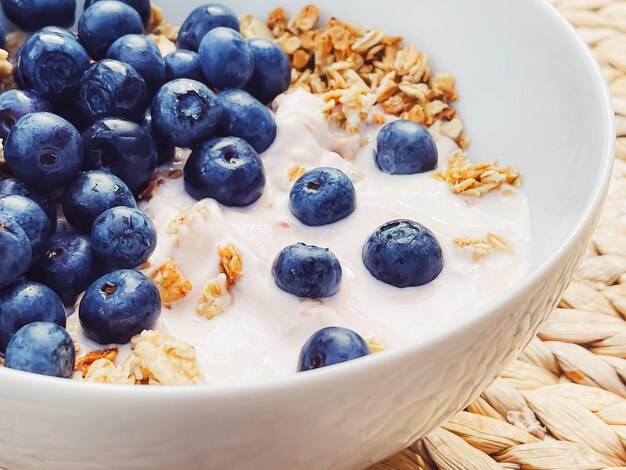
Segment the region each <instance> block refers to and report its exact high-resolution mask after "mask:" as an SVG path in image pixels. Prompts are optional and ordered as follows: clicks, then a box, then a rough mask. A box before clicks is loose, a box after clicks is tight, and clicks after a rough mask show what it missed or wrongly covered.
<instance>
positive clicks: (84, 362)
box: [74, 348, 118, 377]
mask: <svg viewBox="0 0 626 470" xmlns="http://www.w3.org/2000/svg"><path fill="white" fill-rule="evenodd" d="M117 353H118V350H117V348H111V349H102V350H99V351H91V352H89V353H87V354H86V355H85V356H82V357H77V358H76V364H75V365H74V370H75V371H77V372H80V373H82V376H83V377H85V376H86V375H87V372H88V371H89V369H90V367H91V366H92V364H94V363H95V362H96V361H99V360H101V359H107V360H108V361H110V362H114V361H115V359H116V358H117Z"/></svg>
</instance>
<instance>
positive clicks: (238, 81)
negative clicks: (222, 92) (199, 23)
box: [199, 27, 254, 89]
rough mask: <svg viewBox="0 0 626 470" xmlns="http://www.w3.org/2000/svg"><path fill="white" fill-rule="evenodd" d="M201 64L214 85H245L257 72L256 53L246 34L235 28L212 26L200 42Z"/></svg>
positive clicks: (238, 86) (224, 86)
mask: <svg viewBox="0 0 626 470" xmlns="http://www.w3.org/2000/svg"><path fill="white" fill-rule="evenodd" d="M199 53H200V64H201V65H202V70H203V71H204V75H205V77H206V78H207V80H208V81H209V83H210V84H211V85H213V86H214V87H217V88H220V89H223V88H243V87H244V86H245V85H246V84H247V83H248V82H249V81H250V79H251V78H252V74H253V73H254V55H253V54H252V51H251V50H250V46H249V45H248V43H247V42H246V40H245V39H244V38H243V36H242V35H241V34H240V33H238V32H237V31H235V30H234V29H230V28H224V27H219V28H215V29H212V30H211V31H209V32H208V33H207V35H206V36H204V39H202V42H201V43H200V49H199Z"/></svg>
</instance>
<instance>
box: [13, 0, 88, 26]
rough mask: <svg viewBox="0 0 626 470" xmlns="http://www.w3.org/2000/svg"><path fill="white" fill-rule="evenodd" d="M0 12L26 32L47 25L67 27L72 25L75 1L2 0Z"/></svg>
mask: <svg viewBox="0 0 626 470" xmlns="http://www.w3.org/2000/svg"><path fill="white" fill-rule="evenodd" d="M2 11H4V14H5V15H6V17H7V18H8V19H9V20H11V21H12V22H13V23H15V24H16V25H17V26H18V27H19V28H20V29H24V30H26V31H36V30H38V29H40V28H43V27H44V26H48V25H56V26H65V27H69V26H72V25H73V24H74V14H75V12H76V0H2Z"/></svg>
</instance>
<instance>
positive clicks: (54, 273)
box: [29, 232, 102, 306]
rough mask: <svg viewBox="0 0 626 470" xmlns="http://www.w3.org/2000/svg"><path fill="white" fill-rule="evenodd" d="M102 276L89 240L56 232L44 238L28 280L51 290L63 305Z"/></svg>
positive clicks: (80, 236)
mask: <svg viewBox="0 0 626 470" xmlns="http://www.w3.org/2000/svg"><path fill="white" fill-rule="evenodd" d="M101 275H102V267H101V264H100V262H99V261H98V259H97V258H96V255H95V254H94V252H93V250H92V249H91V240H90V239H89V237H86V236H85V235H81V234H78V233H74V232H57V233H55V234H54V235H52V237H50V240H48V243H47V246H46V250H45V253H44V255H43V256H42V257H41V258H40V259H39V261H38V262H37V263H35V265H34V266H33V268H32V269H31V271H30V273H29V276H30V277H32V279H34V280H36V281H38V282H41V283H42V284H45V285H47V286H48V287H50V288H51V289H52V290H54V291H55V292H56V293H57V294H58V295H59V297H61V300H62V301H63V304H64V305H65V306H71V305H73V304H74V302H75V301H76V297H78V294H80V293H81V292H83V291H84V290H85V289H87V287H89V285H90V284H91V283H92V282H93V281H94V280H96V279H97V278H98V277H99V276H101Z"/></svg>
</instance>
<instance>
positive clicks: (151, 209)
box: [72, 91, 531, 383]
mask: <svg viewBox="0 0 626 470" xmlns="http://www.w3.org/2000/svg"><path fill="white" fill-rule="evenodd" d="M277 105H278V107H277V111H276V123H277V127H278V134H277V137H276V140H275V142H274V144H273V145H272V146H271V147H270V148H269V149H268V150H267V151H266V152H264V153H263V154H262V160H263V163H264V165H265V170H266V174H267V185H266V189H265V194H264V195H263V197H262V198H261V199H260V200H259V201H257V202H256V203H255V204H253V205H252V206H249V207H246V208H242V209H238V208H227V207H223V206H220V205H219V204H217V203H216V202H215V201H213V200H204V201H199V202H198V201H195V200H194V199H193V198H191V197H190V196H189V195H188V194H187V193H186V192H185V190H184V181H183V178H182V177H181V178H178V179H166V180H165V183H164V184H163V185H162V186H160V187H159V188H158V189H157V190H156V192H155V193H154V196H153V197H152V199H151V200H150V201H149V202H147V203H146V204H145V205H144V207H143V209H144V210H145V211H146V212H147V213H148V214H149V215H150V216H151V217H152V219H153V221H154V223H155V226H156V229H157V231H158V246H157V249H156V251H155V253H154V254H153V256H152V258H151V260H150V263H151V265H152V266H153V267H154V266H158V265H160V264H161V263H162V262H163V261H164V260H165V259H166V258H170V257H171V258H173V260H174V261H175V263H176V265H177V266H178V268H179V269H180V271H181V272H182V274H183V275H184V276H185V277H186V278H187V279H189V281H190V282H191V284H192V286H193V288H192V291H191V292H190V293H189V294H188V295H187V297H185V298H184V299H182V300H178V301H175V302H171V303H169V304H167V305H165V306H164V308H163V311H162V314H161V318H160V320H159V325H158V329H160V330H162V331H164V332H166V333H169V334H171V335H173V336H175V337H176V338H178V339H181V340H184V341H187V342H189V343H191V344H192V345H193V346H195V348H196V351H197V354H198V361H199V364H200V367H201V369H202V372H203V375H204V379H205V381H206V383H232V382H240V381H249V380H255V379H257V378H262V377H270V376H276V375H284V374H290V373H294V372H295V371H296V364H297V359H298V355H299V352H300V349H301V347H302V345H303V344H304V343H305V341H306V340H307V339H308V338H309V337H310V336H311V335H312V334H313V333H314V332H316V331H318V330H319V329H321V328H324V327H327V326H344V327H347V328H351V329H353V330H355V331H356V332H357V333H359V334H360V335H361V336H363V337H364V338H365V339H367V340H375V341H376V342H377V343H380V344H382V345H384V347H385V348H393V347H394V346H396V345H399V344H402V343H406V342H408V341H412V340H415V339H419V338H422V337H426V336H428V335H429V334H431V333H432V332H433V331H435V330H437V329H438V328H441V327H443V326H445V325H447V324H450V323H452V322H455V321H456V320H457V319H460V318H462V317H465V316H467V315H471V314H472V312H473V311H474V310H475V309H477V308H478V307H480V306H481V305H484V304H487V303H489V302H491V301H493V300H494V298H495V297H497V296H498V294H500V293H503V292H505V291H506V290H507V289H509V288H510V287H512V286H513V285H515V284H516V283H517V282H519V281H520V280H521V279H522V278H523V277H524V276H525V274H526V273H527V272H528V271H529V269H530V266H531V265H530V254H531V251H530V250H531V240H530V213H529V207H528V203H527V200H526V197H525V195H524V193H523V192H522V191H521V190H517V189H516V190H514V192H515V194H514V195H513V196H505V195H504V194H503V193H502V192H500V191H494V192H491V193H489V194H487V195H485V196H483V197H482V198H472V197H463V196H458V195H455V194H453V193H452V192H451V191H450V188H449V187H448V186H447V184H445V183H443V182H440V181H437V180H435V179H434V178H433V177H432V173H426V174H421V175H410V176H392V175H387V174H385V173H383V172H381V171H380V170H379V169H377V168H376V165H375V162H374V157H373V155H374V149H375V143H376V136H377V134H378V131H379V130H380V128H381V127H382V126H380V125H376V124H368V125H366V126H364V128H363V129H362V132H361V133H360V134H348V133H346V132H344V131H340V130H337V129H334V128H332V126H331V125H330V124H329V122H328V120H327V119H326V117H325V116H324V115H323V114H322V113H321V112H320V108H321V107H322V105H323V102H322V101H321V99H320V98H318V97H316V96H314V95H311V94H309V93H306V92H304V91H296V92H293V93H291V94H288V95H284V96H281V97H280V98H279V101H278V103H277ZM433 136H434V138H435V140H436V143H437V148H438V151H439V168H444V167H445V166H447V161H448V157H449V155H450V154H451V153H452V152H453V151H454V150H456V149H457V148H458V147H457V145H456V143H455V142H454V141H453V140H451V139H449V138H447V137H444V136H442V135H440V134H437V133H435V132H433ZM470 157H471V155H470ZM503 157H504V158H506V156H503ZM475 158H476V157H475V156H474V159H475ZM184 159H185V155H184V154H183V153H181V155H180V159H179V160H180V161H179V162H178V163H175V164H174V166H173V167H174V168H181V169H182V167H183V166H184ZM295 166H300V167H303V168H305V169H306V170H310V169H313V168H315V167H320V166H328V167H335V168H339V169H341V170H343V171H344V172H345V173H346V174H347V175H348V176H349V177H350V178H351V179H352V181H353V183H354V185H355V188H356V191H357V209H356V211H355V213H354V214H352V215H351V216H349V217H348V218H346V219H344V220H342V221H340V222H338V223H335V224H333V225H328V226H324V227H315V228H313V227H307V226H304V225H303V224H302V223H300V222H299V221H298V220H297V219H296V218H295V217H293V216H292V215H291V212H290V210H289V191H290V189H291V185H292V184H291V183H290V181H289V176H288V173H289V170H290V169H291V168H292V167H295ZM189 209H191V210H192V211H196V212H198V213H199V214H200V216H199V217H194V222H193V223H190V224H188V225H186V226H185V230H183V231H179V233H178V235H176V234H173V233H171V230H168V227H169V226H170V223H171V222H172V220H173V219H176V218H178V217H180V215H181V211H184V210H189ZM400 218H402V219H412V220H415V221H417V222H419V223H421V224H423V225H425V226H426V227H428V228H429V229H430V230H432V231H433V232H434V234H435V236H436V237H437V239H438V240H439V243H440V244H441V246H442V249H443V251H444V257H445V265H444V269H443V272H442V273H441V274H440V276H439V277H438V278H437V279H436V280H435V281H433V282H432V283H430V284H428V285H426V286H422V287H415V288H408V289H398V288H395V287H392V286H388V285H386V284H383V283H382V282H379V281H377V280H376V279H375V278H374V277H373V276H372V275H371V274H370V273H369V271H368V270H367V269H366V268H365V266H364V264H363V262H362V257H361V252H362V248H363V245H364V243H365V242H366V240H367V239H368V237H369V236H370V235H371V234H372V233H373V232H374V231H375V230H376V229H377V228H378V227H379V226H380V225H382V224H384V223H386V222H388V221H390V220H394V219H400ZM488 232H493V233H495V234H497V235H499V236H500V237H502V238H503V239H504V240H506V241H507V243H508V244H509V245H510V247H511V248H512V249H513V250H514V253H513V254H508V253H504V252H493V253H491V254H490V255H489V256H487V257H485V258H483V259H481V260H479V261H473V260H472V253H471V250H468V249H466V250H460V249H458V248H457V247H456V246H455V245H454V240H455V239H456V238H459V237H472V238H484V237H485V236H486V235H487V233H488ZM298 242H304V243H307V244H312V245H317V246H321V247H325V248H329V249H330V250H331V251H332V252H333V253H334V254H335V255H336V256H337V257H338V258H339V260H340V262H341V265H342V268H343V283H342V287H341V289H340V291H339V293H338V294H337V295H336V296H334V297H332V298H329V299H324V300H322V301H314V300H306V299H300V298H297V297H294V296H292V295H290V294H287V293H285V292H282V291H281V290H279V289H278V287H276V285H275V283H274V280H273V278H272V273H271V266H272V262H273V260H274V258H275V257H276V255H277V254H278V253H279V252H280V251H281V250H282V249H283V248H284V247H286V246H288V245H291V244H294V243H298ZM229 243H232V244H233V245H235V246H236V247H237V248H238V249H239V250H240V252H241V255H242V260H243V275H242V276H241V277H240V278H239V280H238V281H237V283H236V285H235V286H234V287H233V288H232V290H231V296H232V305H231V306H230V307H229V308H228V309H227V310H226V311H225V312H224V313H223V314H221V315H218V316H216V317H214V318H212V319H210V320H208V319H206V318H204V317H201V316H199V315H198V314H197V313H196V305H197V303H198V301H199V300H200V298H201V295H202V290H203V288H204V286H205V285H206V284H207V283H208V282H209V281H211V280H212V279H214V278H215V277H216V276H217V275H218V274H219V258H218V254H217V249H218V247H219V246H225V245H227V244H229ZM76 316H77V315H73V316H72V317H76ZM72 320H73V321H76V318H72ZM83 340H84V338H81V339H79V343H80V344H81V345H84V346H86V349H90V348H94V349H100V348H101V346H97V347H96V346H95V345H93V344H88V342H86V341H83ZM122 354H123V351H122ZM122 357H123V356H122Z"/></svg>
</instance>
